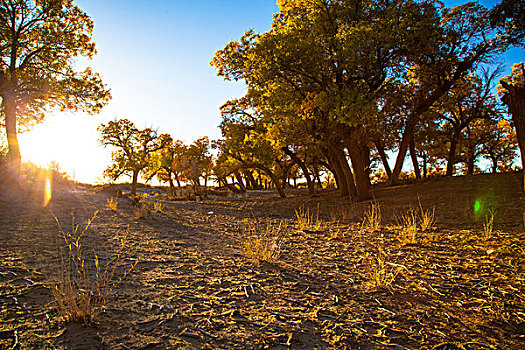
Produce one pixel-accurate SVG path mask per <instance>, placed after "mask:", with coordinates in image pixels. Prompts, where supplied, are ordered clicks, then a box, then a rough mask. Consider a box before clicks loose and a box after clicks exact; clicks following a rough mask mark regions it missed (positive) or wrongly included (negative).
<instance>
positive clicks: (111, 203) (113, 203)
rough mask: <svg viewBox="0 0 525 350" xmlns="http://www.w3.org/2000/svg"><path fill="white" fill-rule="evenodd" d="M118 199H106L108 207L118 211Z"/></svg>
mask: <svg viewBox="0 0 525 350" xmlns="http://www.w3.org/2000/svg"><path fill="white" fill-rule="evenodd" d="M117 205H118V201H117V200H116V199H115V198H113V197H111V198H108V199H106V209H107V210H110V211H117Z"/></svg>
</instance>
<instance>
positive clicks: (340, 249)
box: [0, 174, 525, 350]
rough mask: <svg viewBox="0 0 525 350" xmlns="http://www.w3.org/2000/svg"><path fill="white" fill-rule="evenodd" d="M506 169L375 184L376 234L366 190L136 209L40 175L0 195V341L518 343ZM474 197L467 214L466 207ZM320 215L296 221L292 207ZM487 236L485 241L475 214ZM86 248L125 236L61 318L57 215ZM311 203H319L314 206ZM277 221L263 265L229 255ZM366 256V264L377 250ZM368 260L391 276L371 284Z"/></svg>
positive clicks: (222, 345)
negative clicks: (47, 198) (407, 227)
mask: <svg viewBox="0 0 525 350" xmlns="http://www.w3.org/2000/svg"><path fill="white" fill-rule="evenodd" d="M519 183H520V178H519V176H518V175H517V174H501V175H478V176H474V177H459V178H454V179H448V180H444V179H440V180H432V181H427V182H424V183H417V184H410V185H404V186H398V187H394V188H376V189H374V191H373V194H374V197H375V201H376V202H377V203H380V205H381V211H382V224H383V225H382V227H381V229H380V230H376V231H372V230H363V229H360V224H359V222H360V221H361V218H362V216H363V212H364V211H365V210H366V209H367V208H368V207H369V206H370V202H367V203H359V204H352V203H350V202H349V201H348V200H345V199H342V198H339V197H338V196H337V192H334V191H325V192H323V193H321V194H320V195H319V196H315V197H308V196H306V194H305V193H304V192H301V191H295V192H291V193H290V195H289V198H286V199H280V198H278V197H277V196H276V195H275V194H274V193H272V192H265V191H255V192H251V193H250V195H249V196H246V197H239V198H221V197H210V198H208V199H206V200H203V201H200V202H195V201H193V202H190V201H167V200H164V199H155V198H152V199H149V203H152V202H153V201H162V203H163V205H162V211H161V212H158V213H153V211H150V212H149V213H147V214H146V217H145V218H141V219H137V218H136V216H135V214H134V207H133V204H132V202H131V201H130V200H129V199H127V198H118V199H117V200H118V202H119V204H118V208H117V210H116V211H110V210H107V209H105V204H106V200H107V199H108V198H110V197H112V196H113V195H114V193H113V192H112V191H108V190H105V191H104V190H101V189H100V188H97V187H92V186H86V185H76V186H71V185H60V186H55V188H54V191H53V198H52V200H51V202H50V203H49V205H47V206H46V207H43V205H42V202H43V193H42V191H41V190H40V189H39V186H35V187H28V188H26V189H25V190H20V191H18V192H15V193H13V192H5V191H4V192H3V193H2V195H1V196H0V348H2V349H3V348H6V349H10V348H16V349H443V350H444V349H523V348H525V323H524V320H525V276H524V270H525V250H524V248H523V247H524V243H525V234H524V230H523V211H524V208H525V200H524V197H523V196H522V195H521V194H520V193H519V191H518V189H519ZM418 198H419V200H420V202H421V205H422V206H423V208H428V209H431V208H435V216H436V223H435V225H434V227H433V229H432V230H430V232H424V233H421V232H420V233H419V234H418V236H417V239H416V242H415V243H412V244H403V243H402V242H401V241H400V235H399V230H398V229H397V228H395V227H394V226H393V225H394V224H395V223H396V217H397V216H399V215H400V214H401V213H404V212H406V210H408V209H409V208H410V207H411V206H412V207H415V206H418ZM476 201H478V202H479V203H480V206H481V208H480V212H482V213H483V214H482V215H477V214H476V212H475V211H474V209H473V208H474V203H475V202H476ZM300 209H301V210H303V211H305V212H306V211H309V212H310V213H311V214H313V215H314V216H315V217H316V218H317V216H319V221H322V222H321V223H320V225H317V227H316V225H315V223H314V224H312V225H310V226H308V227H306V226H305V227H299V225H298V223H297V219H296V217H295V211H296V210H300ZM488 209H490V210H493V211H495V212H496V216H495V232H494V233H493V235H492V236H491V237H486V238H483V233H482V226H483V221H484V218H485V216H484V215H485V214H486V213H488V212H487V210H488ZM97 210H99V212H98V214H97V216H96V218H95V219H94V221H93V223H92V225H91V226H90V228H89V229H88V230H87V231H86V233H85V235H84V236H83V237H82V249H83V250H84V251H85V252H86V257H88V258H87V260H88V261H89V257H90V256H93V254H97V256H99V257H101V258H100V259H101V263H102V264H103V263H107V261H108V260H107V259H104V257H111V254H112V252H114V251H115V250H116V249H117V248H118V246H119V242H120V239H121V238H122V237H123V235H124V233H125V232H126V231H127V230H129V234H128V235H127V241H126V245H125V248H124V250H123V252H122V254H121V256H120V257H119V259H118V261H117V262H116V265H115V266H116V274H115V280H118V278H120V277H122V276H123V274H124V272H125V271H128V270H129V267H130V266H131V265H133V264H135V262H137V261H138V262H137V263H136V266H135V267H134V268H133V270H132V271H131V273H129V274H128V275H126V276H125V277H124V278H123V280H122V281H120V282H119V283H118V284H117V287H116V288H115V289H114V290H113V291H112V293H111V295H110V297H109V299H108V301H107V302H106V303H105V305H104V307H103V308H102V309H101V310H100V312H99V313H98V314H97V315H96V317H95V319H94V321H93V322H92V323H91V324H89V325H85V324H82V323H81V322H69V323H67V322H64V321H63V318H62V317H61V316H60V315H59V313H58V311H57V308H56V303H55V302H54V299H53V296H52V293H51V291H50V289H49V286H50V285H51V284H50V281H52V280H53V278H56V276H57V275H58V272H57V271H59V270H60V267H61V266H63V264H62V263H61V262H60V259H59V258H58V256H60V251H61V247H62V245H61V243H60V242H61V241H60V238H59V235H58V234H59V232H60V229H59V226H58V224H57V222H56V220H55V217H56V218H57V219H58V222H59V223H60V226H61V227H62V229H63V230H64V231H66V232H68V231H71V227H72V226H73V225H74V224H78V225H79V227H80V229H82V228H83V227H85V225H86V223H87V221H88V219H89V218H90V217H92V215H93V213H94V212H95V211H97ZM318 213H319V214H318ZM255 223H258V228H259V230H261V231H266V230H269V231H271V232H277V231H280V232H281V235H282V245H281V254H280V257H279V259H278V260H277V261H275V262H274V263H265V262H259V261H253V260H250V259H248V258H246V257H245V256H244V255H243V254H242V251H241V247H242V245H243V242H246V236H247V232H249V230H250V229H253V228H254V227H256V225H255ZM378 258H379V260H378ZM380 260H381V261H384V262H386V265H384V266H385V269H386V271H387V272H392V273H395V274H396V276H395V279H394V280H393V282H392V284H391V285H390V286H389V287H388V288H374V287H373V286H372V284H371V280H372V277H373V276H372V272H373V271H374V270H375V269H377V267H378V266H379V264H380Z"/></svg>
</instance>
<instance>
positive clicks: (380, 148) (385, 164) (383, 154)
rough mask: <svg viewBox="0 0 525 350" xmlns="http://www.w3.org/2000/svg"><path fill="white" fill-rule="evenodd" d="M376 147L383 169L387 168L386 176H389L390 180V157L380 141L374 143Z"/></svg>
mask: <svg viewBox="0 0 525 350" xmlns="http://www.w3.org/2000/svg"><path fill="white" fill-rule="evenodd" d="M374 145H375V146H376V149H377V152H378V153H379V156H380V157H381V162H382V163H383V168H385V172H386V176H388V179H390V178H392V170H391V169H390V164H388V157H387V155H386V152H385V148H384V147H383V143H382V142H381V140H379V139H378V140H376V141H374Z"/></svg>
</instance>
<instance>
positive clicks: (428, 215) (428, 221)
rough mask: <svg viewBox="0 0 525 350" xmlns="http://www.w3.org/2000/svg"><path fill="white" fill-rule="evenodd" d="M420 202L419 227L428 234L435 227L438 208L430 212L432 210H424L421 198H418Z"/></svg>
mask: <svg viewBox="0 0 525 350" xmlns="http://www.w3.org/2000/svg"><path fill="white" fill-rule="evenodd" d="M418 202H419V210H418V214H419V226H420V228H421V231H422V232H427V231H429V230H430V229H431V228H432V226H433V225H434V221H435V211H436V208H432V211H430V209H428V210H424V209H423V206H422V205H421V201H420V200H419V197H418Z"/></svg>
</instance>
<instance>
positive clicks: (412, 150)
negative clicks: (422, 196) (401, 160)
mask: <svg viewBox="0 0 525 350" xmlns="http://www.w3.org/2000/svg"><path fill="white" fill-rule="evenodd" d="M409 149H410V158H411V159H412V166H413V167H414V173H415V174H416V179H418V180H421V170H420V169H419V162H418V161H417V153H416V143H415V142H414V138H412V140H411V141H410V144H409Z"/></svg>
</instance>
